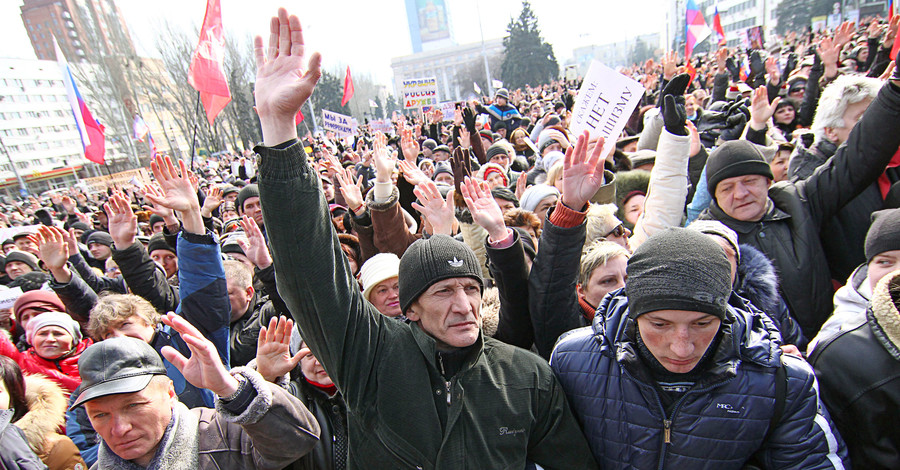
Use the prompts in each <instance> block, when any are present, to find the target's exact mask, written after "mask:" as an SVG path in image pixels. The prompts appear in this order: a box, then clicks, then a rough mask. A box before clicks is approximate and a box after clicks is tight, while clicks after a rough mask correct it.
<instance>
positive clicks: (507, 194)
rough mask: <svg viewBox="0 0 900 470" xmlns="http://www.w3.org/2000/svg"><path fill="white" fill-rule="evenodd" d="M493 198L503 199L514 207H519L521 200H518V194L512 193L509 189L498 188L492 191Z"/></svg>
mask: <svg viewBox="0 0 900 470" xmlns="http://www.w3.org/2000/svg"><path fill="white" fill-rule="evenodd" d="M491 197H493V198H494V199H503V200H504V201H509V202H511V203H513V205H514V206H516V207H519V198H517V197H516V193H514V192H512V191H511V190H510V189H509V188H504V187H503V186H497V187H496V188H494V189H492V190H491Z"/></svg>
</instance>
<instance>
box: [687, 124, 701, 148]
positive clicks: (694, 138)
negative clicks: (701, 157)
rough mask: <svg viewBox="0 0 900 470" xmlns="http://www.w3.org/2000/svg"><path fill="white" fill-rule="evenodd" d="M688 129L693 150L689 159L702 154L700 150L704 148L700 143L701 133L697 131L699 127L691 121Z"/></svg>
mask: <svg viewBox="0 0 900 470" xmlns="http://www.w3.org/2000/svg"><path fill="white" fill-rule="evenodd" d="M687 129H688V135H690V136H691V150H690V152H689V153H688V157H694V156H695V155H697V154H698V153H700V148H701V146H702V144H701V142H700V132H699V131H698V130H697V126H695V125H694V123H693V122H691V121H688V122H687Z"/></svg>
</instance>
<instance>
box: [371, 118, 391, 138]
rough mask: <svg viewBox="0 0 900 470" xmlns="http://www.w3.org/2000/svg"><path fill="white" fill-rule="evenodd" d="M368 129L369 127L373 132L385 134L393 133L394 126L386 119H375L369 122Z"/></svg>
mask: <svg viewBox="0 0 900 470" xmlns="http://www.w3.org/2000/svg"><path fill="white" fill-rule="evenodd" d="M369 127H371V128H372V130H373V131H381V132H384V133H385V134H393V133H394V125H393V124H391V121H388V120H386V119H376V120H374V121H370V122H369Z"/></svg>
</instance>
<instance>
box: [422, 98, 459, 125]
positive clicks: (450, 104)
mask: <svg viewBox="0 0 900 470" xmlns="http://www.w3.org/2000/svg"><path fill="white" fill-rule="evenodd" d="M435 109H440V110H441V112H442V113H444V117H443V118H442V119H443V120H444V121H453V117H454V114H455V113H456V102H455V101H444V102H443V103H438V104H437V106H423V107H422V112H424V113H425V114H428V113H430V112H432V111H433V110H435Z"/></svg>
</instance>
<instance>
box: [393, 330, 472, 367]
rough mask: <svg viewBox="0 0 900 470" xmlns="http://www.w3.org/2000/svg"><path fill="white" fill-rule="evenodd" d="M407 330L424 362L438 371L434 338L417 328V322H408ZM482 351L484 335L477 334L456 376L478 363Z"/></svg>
mask: <svg viewBox="0 0 900 470" xmlns="http://www.w3.org/2000/svg"><path fill="white" fill-rule="evenodd" d="M409 328H410V330H411V331H412V336H413V339H414V340H415V342H416V344H417V345H418V346H419V351H421V352H422V355H423V356H425V361H426V362H428V365H430V366H431V367H432V368H434V370H436V371H440V367H439V366H438V363H437V342H436V341H435V340H434V338H432V337H431V335H429V334H428V333H426V332H425V330H423V329H422V327H420V326H419V322H415V321H414V322H410V323H409ZM483 351H484V333H483V332H479V333H478V339H476V340H475V343H474V344H473V345H472V348H471V351H470V352H469V354H468V356H467V357H466V360H465V362H464V363H463V365H462V367H460V369H459V372H458V373H457V375H459V374H461V373H463V372H465V371H466V370H468V369H470V368H471V367H472V365H474V364H475V363H476V362H478V359H480V358H481V354H482V352H483Z"/></svg>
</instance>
